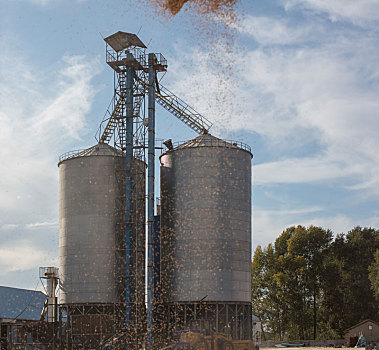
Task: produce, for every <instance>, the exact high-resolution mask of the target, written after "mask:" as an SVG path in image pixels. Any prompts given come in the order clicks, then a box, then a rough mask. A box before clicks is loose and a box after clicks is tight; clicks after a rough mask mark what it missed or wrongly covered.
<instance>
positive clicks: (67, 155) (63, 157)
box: [59, 149, 85, 163]
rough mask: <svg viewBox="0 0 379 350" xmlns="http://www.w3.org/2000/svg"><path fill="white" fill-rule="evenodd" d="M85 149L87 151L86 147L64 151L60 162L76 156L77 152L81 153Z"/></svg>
mask: <svg viewBox="0 0 379 350" xmlns="http://www.w3.org/2000/svg"><path fill="white" fill-rule="evenodd" d="M83 151H85V149H77V150H74V151H68V152H66V153H63V154H62V155H60V156H59V163H60V162H63V161H64V160H66V159H69V158H72V157H74V156H76V155H77V154H79V153H80V152H83Z"/></svg>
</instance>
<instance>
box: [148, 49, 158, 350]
mask: <svg viewBox="0 0 379 350" xmlns="http://www.w3.org/2000/svg"><path fill="white" fill-rule="evenodd" d="M155 61H156V57H155V55H154V54H153V53H149V58H148V63H149V91H148V94H149V100H148V166H147V167H148V178H147V242H148V243H147V244H148V245H147V348H148V349H151V347H152V345H153V323H154V320H153V308H154V271H153V261H154V257H153V246H154V242H153V236H154V233H153V232H154V196H155V192H154V172H155V75H156V73H155Z"/></svg>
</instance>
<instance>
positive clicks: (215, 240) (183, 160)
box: [160, 135, 252, 303]
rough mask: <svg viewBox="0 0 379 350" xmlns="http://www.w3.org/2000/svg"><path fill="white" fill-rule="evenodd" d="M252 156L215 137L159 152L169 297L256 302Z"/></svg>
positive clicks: (164, 285) (164, 282)
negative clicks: (253, 297)
mask: <svg viewBox="0 0 379 350" xmlns="http://www.w3.org/2000/svg"><path fill="white" fill-rule="evenodd" d="M251 158H252V155H251V153H250V151H249V150H247V149H242V148H240V147H238V146H235V145H233V144H231V143H226V142H224V141H222V140H219V139H217V138H215V137H213V136H211V135H202V136H200V137H198V138H196V139H194V140H191V141H189V142H188V143H187V144H183V145H181V146H179V147H177V148H174V149H173V150H169V151H167V152H166V153H164V154H163V155H162V156H161V157H160V160H161V205H162V207H161V274H162V293H163V300H164V301H165V302H166V303H183V302H185V303H187V302H198V301H200V300H202V299H203V300H205V301H206V302H245V303H249V302H250V296H251Z"/></svg>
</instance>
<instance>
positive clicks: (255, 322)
mask: <svg viewBox="0 0 379 350" xmlns="http://www.w3.org/2000/svg"><path fill="white" fill-rule="evenodd" d="M251 324H252V326H253V332H252V333H253V342H254V344H255V345H259V344H261V343H262V326H261V320H260V319H259V318H258V317H257V316H255V315H252V322H251Z"/></svg>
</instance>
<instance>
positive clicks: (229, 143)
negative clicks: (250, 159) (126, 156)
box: [162, 139, 252, 153]
mask: <svg viewBox="0 0 379 350" xmlns="http://www.w3.org/2000/svg"><path fill="white" fill-rule="evenodd" d="M195 140H196V139H195ZM191 141H194V140H191ZM191 141H188V140H187V141H177V142H173V143H172V146H173V150H175V149H177V148H180V146H182V145H185V144H186V143H187V145H186V146H185V147H184V148H197V147H224V148H232V149H242V150H244V151H247V152H249V153H252V152H251V147H250V146H249V145H248V144H246V143H244V142H241V141H235V140H221V139H220V140H212V139H208V140H201V143H202V144H198V143H196V142H193V143H191ZM162 148H163V147H162ZM167 151H168V149H167V148H165V150H163V149H162V153H165V152H167Z"/></svg>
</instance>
